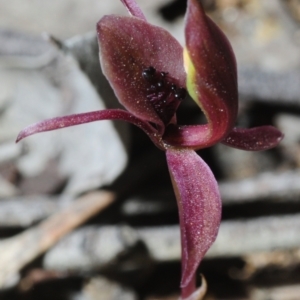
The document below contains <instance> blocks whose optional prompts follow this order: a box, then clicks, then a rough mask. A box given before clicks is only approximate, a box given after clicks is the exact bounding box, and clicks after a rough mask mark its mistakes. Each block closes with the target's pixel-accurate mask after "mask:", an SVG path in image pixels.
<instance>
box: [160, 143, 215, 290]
mask: <svg viewBox="0 0 300 300" xmlns="http://www.w3.org/2000/svg"><path fill="white" fill-rule="evenodd" d="M166 155H167V162H168V167H169V172H170V175H171V179H172V183H173V188H174V191H175V194H176V198H177V202H178V208H179V218H180V229H181V243H182V251H183V253H182V281H181V286H182V287H183V288H184V287H186V286H188V285H189V284H190V282H191V281H192V280H193V278H194V275H195V271H196V269H197V267H198V265H199V263H200V261H201V260H202V258H203V256H204V254H205V253H206V251H207V250H208V249H209V247H210V246H211V245H212V243H213V242H214V240H215V239H216V236H217V233H218V230H219V225H220V220H221V199H220V194H219V189H218V185H217V182H216V180H215V178H214V175H213V174H212V172H211V170H210V169H209V167H208V166H207V164H206V163H205V162H204V161H203V160H202V158H201V157H200V156H198V155H197V153H196V152H194V151H193V150H188V149H168V150H167V152H166Z"/></svg>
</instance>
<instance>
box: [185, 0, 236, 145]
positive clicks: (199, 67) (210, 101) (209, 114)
mask: <svg viewBox="0 0 300 300" xmlns="http://www.w3.org/2000/svg"><path fill="white" fill-rule="evenodd" d="M185 37H186V48H185V51H184V57H185V62H184V63H185V68H186V71H187V89H188V92H189V93H190V95H191V97H192V98H193V99H194V101H195V102H196V103H197V104H198V105H199V106H200V107H201V109H202V110H203V112H204V113H205V115H206V118H207V120H208V124H209V126H210V130H211V138H213V139H214V140H221V139H222V138H224V137H225V136H226V135H227V134H228V133H229V132H230V131H231V129H232V128H233V126H234V123H235V121H236V116H237V109H238V92H237V69H236V60H235V56H234V53H233V50H232V48H231V45H230V43H229V41H228V39H227V38H226V36H225V35H224V34H223V32H222V31H221V30H220V29H219V28H218V26H217V25H216V24H215V23H214V22H213V21H212V20H211V19H210V18H209V17H207V16H206V15H205V12H204V10H203V8H202V6H201V4H200V1H199V0H189V1H188V8H187V15H186V28H185Z"/></svg>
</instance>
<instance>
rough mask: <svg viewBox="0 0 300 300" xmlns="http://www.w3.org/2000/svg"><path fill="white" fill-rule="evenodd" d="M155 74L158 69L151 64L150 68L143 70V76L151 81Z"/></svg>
mask: <svg viewBox="0 0 300 300" xmlns="http://www.w3.org/2000/svg"><path fill="white" fill-rule="evenodd" d="M155 74H156V70H155V69H154V68H153V67H151V66H150V67H149V68H147V69H145V70H143V72H142V76H143V78H144V79H146V80H147V81H149V82H150V81H152V80H153V79H154V77H155Z"/></svg>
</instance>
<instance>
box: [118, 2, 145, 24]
mask: <svg viewBox="0 0 300 300" xmlns="http://www.w3.org/2000/svg"><path fill="white" fill-rule="evenodd" d="M121 2H122V3H123V4H124V5H125V6H126V8H127V10H128V11H129V13H130V14H131V15H132V16H134V17H137V18H140V19H142V20H144V21H146V17H145V15H144V14H143V12H142V10H141V9H140V8H139V6H138V5H137V3H136V2H135V0H121Z"/></svg>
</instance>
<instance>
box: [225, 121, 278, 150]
mask: <svg viewBox="0 0 300 300" xmlns="http://www.w3.org/2000/svg"><path fill="white" fill-rule="evenodd" d="M282 139H283V134H282V133H281V132H280V131H279V130H278V129H276V128H275V127H273V126H261V127H254V128H250V129H244V128H234V129H233V130H232V131H231V132H230V134H229V135H228V136H227V137H226V138H225V139H224V140H222V144H225V145H227V146H230V147H233V148H238V149H241V150H249V151H261V150H268V149H271V148H274V147H276V146H277V145H278V143H279V142H280V141H281V140H282Z"/></svg>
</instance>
